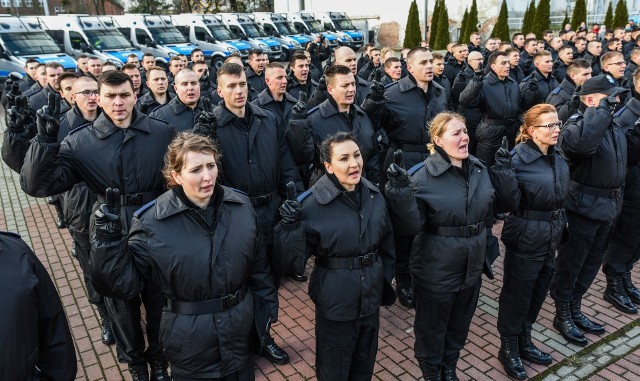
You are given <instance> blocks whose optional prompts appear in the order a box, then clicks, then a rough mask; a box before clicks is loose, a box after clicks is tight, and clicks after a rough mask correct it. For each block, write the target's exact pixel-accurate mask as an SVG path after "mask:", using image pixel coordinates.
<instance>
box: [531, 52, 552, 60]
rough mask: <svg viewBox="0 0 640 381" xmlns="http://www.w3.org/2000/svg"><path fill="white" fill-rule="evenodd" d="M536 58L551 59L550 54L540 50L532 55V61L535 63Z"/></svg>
mask: <svg viewBox="0 0 640 381" xmlns="http://www.w3.org/2000/svg"><path fill="white" fill-rule="evenodd" d="M538 57H551V53H549V52H548V51H546V50H541V51H539V52H537V53H536V54H534V55H533V60H534V61H535V60H536V59H537V58H538Z"/></svg>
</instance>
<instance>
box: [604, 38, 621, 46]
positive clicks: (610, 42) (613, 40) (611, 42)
mask: <svg viewBox="0 0 640 381" xmlns="http://www.w3.org/2000/svg"><path fill="white" fill-rule="evenodd" d="M618 41H620V39H619V38H615V37H613V38H610V39H608V40H607V46H609V45H611V44H614V43H616V42H618Z"/></svg>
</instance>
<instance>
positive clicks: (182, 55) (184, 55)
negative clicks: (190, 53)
mask: <svg viewBox="0 0 640 381" xmlns="http://www.w3.org/2000/svg"><path fill="white" fill-rule="evenodd" d="M178 57H184V58H187V55H186V54H182V53H180V54H178Z"/></svg>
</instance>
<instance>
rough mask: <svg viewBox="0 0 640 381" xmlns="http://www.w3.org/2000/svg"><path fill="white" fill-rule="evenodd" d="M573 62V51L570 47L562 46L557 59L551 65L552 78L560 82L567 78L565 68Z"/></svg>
mask: <svg viewBox="0 0 640 381" xmlns="http://www.w3.org/2000/svg"><path fill="white" fill-rule="evenodd" d="M571 61H573V49H571V47H570V46H568V45H567V46H563V47H561V48H560V50H558V59H557V60H556V61H555V62H554V63H553V76H554V78H555V79H556V80H557V81H558V83H560V82H562V81H563V80H564V78H565V77H566V76H567V67H568V66H569V64H570V63H571Z"/></svg>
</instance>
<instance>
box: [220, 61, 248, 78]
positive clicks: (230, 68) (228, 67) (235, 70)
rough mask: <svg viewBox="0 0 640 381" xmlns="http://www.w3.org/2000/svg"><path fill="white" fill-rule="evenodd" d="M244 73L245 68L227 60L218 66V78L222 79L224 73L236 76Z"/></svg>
mask: <svg viewBox="0 0 640 381" xmlns="http://www.w3.org/2000/svg"><path fill="white" fill-rule="evenodd" d="M242 73H244V68H243V67H242V66H240V65H238V64H237V63H233V62H227V63H223V64H222V66H220V67H219V68H218V75H217V78H218V79H220V77H222V76H223V75H232V76H234V77H240V76H241V75H242Z"/></svg>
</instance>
